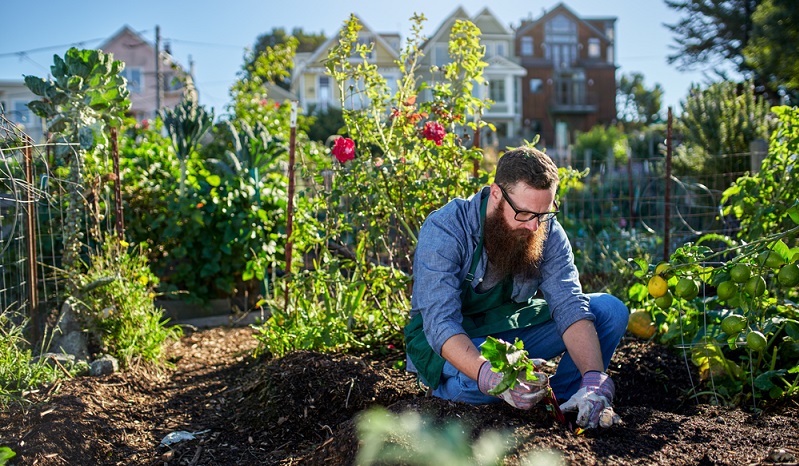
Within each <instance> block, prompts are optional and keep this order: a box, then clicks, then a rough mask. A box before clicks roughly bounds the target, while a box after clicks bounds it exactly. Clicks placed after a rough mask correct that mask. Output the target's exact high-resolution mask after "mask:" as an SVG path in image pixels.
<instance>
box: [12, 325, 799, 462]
mask: <svg viewBox="0 0 799 466" xmlns="http://www.w3.org/2000/svg"><path fill="white" fill-rule="evenodd" d="M253 332H254V331H253V330H252V329H250V328H247V327H217V328H209V329H199V330H196V331H193V330H188V331H187V332H186V335H185V336H184V337H183V338H182V339H181V340H180V341H178V342H175V343H174V344H173V345H172V346H171V347H170V349H169V354H170V361H171V362H172V363H173V364H174V368H162V369H155V368H152V367H136V368H133V369H131V370H129V371H126V372H122V373H117V374H113V375H110V376H106V377H98V378H88V377H81V378H75V379H69V380H62V381H60V382H58V383H56V384H55V385H53V386H50V387H44V388H42V389H40V390H39V391H38V392H36V393H33V394H31V395H30V400H31V401H32V404H28V405H26V406H23V407H19V406H16V407H13V408H12V409H10V410H7V411H6V412H2V413H0V446H8V447H10V448H11V449H12V450H13V451H14V452H16V453H17V456H16V457H15V458H13V459H12V460H10V462H9V463H8V464H10V465H43V466H48V465H78V464H81V465H89V464H91V465H250V464H252V465H261V464H270V465H272V464H273V465H320V464H324V465H350V464H355V463H356V458H357V454H358V450H359V447H360V442H359V438H360V437H359V434H358V422H359V419H361V416H362V415H363V414H364V413H366V412H368V410H369V409H370V408H375V407H383V408H385V409H386V411H387V412H389V413H394V414H396V415H403V414H405V413H407V412H413V413H416V414H417V415H418V416H420V418H421V419H424V420H425V425H427V426H433V428H440V429H439V430H441V431H445V430H446V429H447V426H452V425H457V426H458V428H459V429H460V431H461V432H463V433H465V435H466V436H467V438H469V439H472V440H476V439H478V438H480V437H481V436H482V435H484V434H489V433H491V432H500V433H502V435H504V437H502V438H504V439H505V441H506V442H507V446H508V449H507V453H506V456H505V460H504V464H508V465H520V464H525V462H526V461H530V459H531V458H533V459H535V458H538V460H541V458H545V457H542V456H541V455H547V454H549V455H555V456H549V457H548V458H550V459H552V458H556V459H557V460H558V461H561V462H562V463H561V464H575V465H578V464H579V465H594V464H624V465H627V464H640V465H652V464H657V465H661V464H662V465H716V464H718V465H742V464H743V465H747V464H796V462H797V458H799V453H798V452H799V435H797V434H799V403H798V402H797V400H796V399H793V400H786V401H783V402H781V403H779V404H774V405H772V406H770V407H769V408H768V409H766V410H763V411H758V412H754V411H753V409H752V408H751V407H744V408H730V407H722V406H715V405H714V404H713V401H714V399H713V398H712V397H701V398H699V399H695V398H689V397H687V396H686V395H687V394H688V393H689V392H690V391H691V389H692V387H696V384H697V383H698V379H697V376H696V372H695V370H694V368H693V367H691V366H690V364H688V365H687V364H686V361H685V358H684V357H683V355H682V354H680V353H675V352H673V351H672V350H670V349H667V348H665V347H663V346H660V345H656V344H654V343H652V342H647V341H642V340H638V339H636V338H634V337H629V338H625V339H624V340H623V342H622V344H621V346H620V347H619V350H618V351H617V354H616V355H615V356H614V360H613V363H612V366H611V368H610V369H609V372H610V374H611V375H612V377H613V379H614V381H615V382H616V393H617V399H616V401H615V405H616V411H617V413H618V414H620V415H621V417H622V420H623V423H622V424H621V425H619V426H616V427H613V428H610V429H602V430H589V431H586V432H585V433H583V434H581V435H577V434H575V432H574V431H572V430H570V429H568V428H567V427H566V426H564V425H562V424H559V423H557V422H555V421H554V419H553V418H552V417H551V416H550V415H549V414H548V413H547V412H546V411H545V410H544V409H543V408H540V409H539V408H538V407H536V408H534V409H533V410H531V411H519V410H515V409H513V408H511V407H510V406H507V405H505V404H504V403H500V404H494V405H488V406H470V405H465V404H462V403H453V402H448V401H444V400H439V399H436V398H429V397H425V393H424V390H423V388H422V387H419V386H418V385H417V383H416V380H415V378H414V377H412V376H411V375H410V374H408V373H407V372H405V371H403V370H402V369H399V368H397V366H398V364H397V363H398V361H401V360H402V359H403V358H404V354H403V353H402V352H400V351H398V350H396V349H393V348H383V349H382V350H383V351H382V352H379V353H380V354H378V355H377V356H376V355H374V354H371V355H367V354H361V355H357V354H356V355H353V354H349V355H347V354H321V353H315V352H309V351H297V352H293V353H290V354H288V355H286V356H285V357H283V358H269V357H261V358H257V359H256V358H253V356H252V354H253V350H254V349H255V347H256V344H257V341H256V340H255V339H254V338H253ZM176 432H183V435H186V436H187V438H186V439H185V440H182V441H179V442H176V443H172V444H170V445H169V446H163V445H161V442H162V439H164V438H165V437H166V436H167V435H168V434H170V433H173V435H175V434H174V433H176ZM188 434H191V435H188ZM397 436H398V437H402V434H401V432H399V429H398V431H397ZM191 437H193V438H191ZM395 442H396V443H397V444H399V445H406V446H407V445H416V446H423V445H421V443H423V440H422V439H414V438H404V439H403V438H399V439H395ZM427 447H428V448H429V447H430V446H429V445H428V446H427ZM434 447H436V448H439V450H440V449H442V448H443V445H442V446H438V445H435V446H434ZM536 455H538V456H536ZM406 463H407V464H410V463H411V456H408V460H407V462H406ZM385 464H391V463H390V462H388V463H385ZM475 464H476V463H475Z"/></svg>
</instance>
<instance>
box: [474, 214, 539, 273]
mask: <svg viewBox="0 0 799 466" xmlns="http://www.w3.org/2000/svg"><path fill="white" fill-rule="evenodd" d="M505 204H507V202H505V200H504V199H502V200H501V201H500V203H499V206H498V209H497V210H495V211H494V212H493V214H491V215H488V216H487V218H486V221H485V235H484V239H483V247H484V248H485V249H486V252H487V253H488V260H489V262H491V265H492V266H493V267H494V268H495V269H496V271H497V273H498V275H499V276H500V277H507V276H515V275H522V276H524V277H525V278H533V277H538V276H540V273H539V269H538V266H539V265H540V264H541V258H542V257H543V255H544V241H545V240H546V239H547V234H548V233H549V222H546V223H542V224H539V226H538V230H536V231H532V230H528V229H526V228H519V229H516V230H513V229H511V227H510V225H508V222H507V221H506V220H505V216H504V213H505V209H506V207H505ZM531 221H535V220H531Z"/></svg>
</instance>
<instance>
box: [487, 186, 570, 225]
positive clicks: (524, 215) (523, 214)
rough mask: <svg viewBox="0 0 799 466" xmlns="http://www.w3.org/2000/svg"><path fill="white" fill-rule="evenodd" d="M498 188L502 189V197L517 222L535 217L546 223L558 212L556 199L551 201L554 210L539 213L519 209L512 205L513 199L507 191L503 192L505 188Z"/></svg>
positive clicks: (539, 221)
mask: <svg viewBox="0 0 799 466" xmlns="http://www.w3.org/2000/svg"><path fill="white" fill-rule="evenodd" d="M497 186H499V185H497ZM499 190H500V191H502V197H503V198H505V200H506V201H508V205H509V206H510V208H511V209H513V212H514V213H515V214H516V215H515V216H514V217H513V218H514V219H516V221H517V222H529V221H531V220H533V219H536V218H537V219H538V223H546V222H548V221H550V220H552V219H553V218H555V215H557V214H558V212H560V210H559V208H558V203H557V201H553V203H554V204H555V210H554V211H552V212H543V213H540V214H539V213H537V212H530V211H527V210H519V209H517V208H516V206H515V205H513V201H511V200H510V197H509V196H508V193H507V192H505V188H503V187H502V186H499Z"/></svg>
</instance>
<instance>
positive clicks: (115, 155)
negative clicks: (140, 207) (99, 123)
mask: <svg viewBox="0 0 799 466" xmlns="http://www.w3.org/2000/svg"><path fill="white" fill-rule="evenodd" d="M111 158H112V159H113V161H114V215H115V216H116V227H117V236H118V237H119V241H122V240H124V239H125V219H124V218H123V216H122V215H123V214H122V178H121V177H120V174H119V137H118V133H117V129H116V128H111Z"/></svg>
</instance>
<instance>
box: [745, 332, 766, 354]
mask: <svg viewBox="0 0 799 466" xmlns="http://www.w3.org/2000/svg"><path fill="white" fill-rule="evenodd" d="M767 343H768V342H767V341H766V336H765V335H763V333H762V332H758V331H757V330H755V331H753V332H749V333H748V334H746V344H747V345H749V348H751V349H752V351H758V352H759V351H763V350H764V349H766V344H767Z"/></svg>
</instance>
